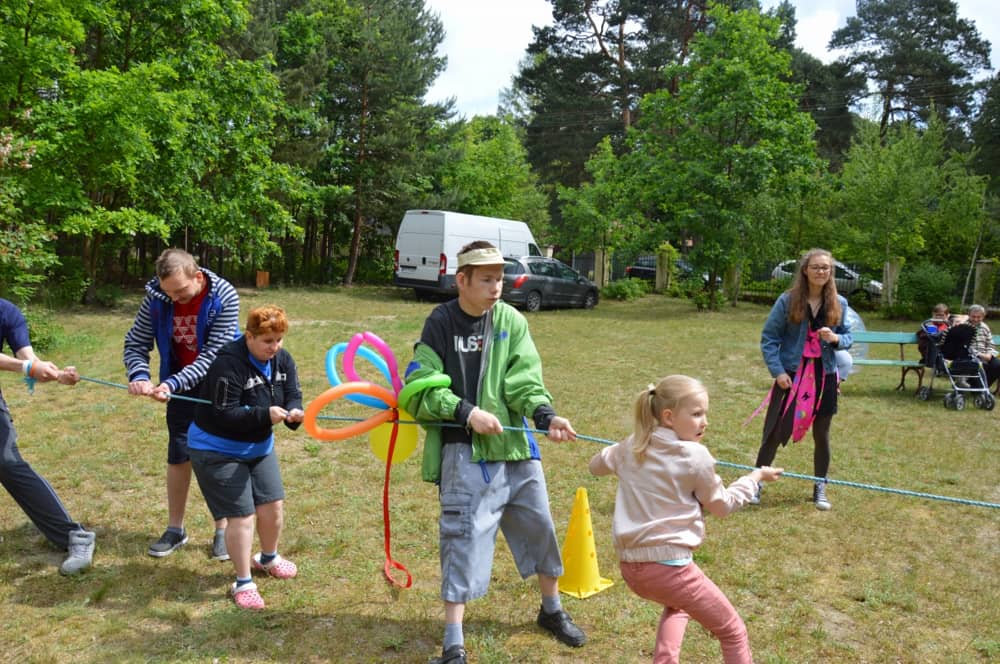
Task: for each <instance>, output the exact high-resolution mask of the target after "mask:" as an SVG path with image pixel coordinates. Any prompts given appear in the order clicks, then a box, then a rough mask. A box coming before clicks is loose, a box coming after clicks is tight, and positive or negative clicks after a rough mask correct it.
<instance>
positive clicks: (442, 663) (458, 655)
mask: <svg viewBox="0 0 1000 664" xmlns="http://www.w3.org/2000/svg"><path fill="white" fill-rule="evenodd" d="M428 664H465V647H464V646H452V647H450V648H448V649H447V650H444V651H442V653H441V656H440V657H435V658H434V659H432V660H430V662H429V663H428Z"/></svg>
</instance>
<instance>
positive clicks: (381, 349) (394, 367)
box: [342, 332, 403, 395]
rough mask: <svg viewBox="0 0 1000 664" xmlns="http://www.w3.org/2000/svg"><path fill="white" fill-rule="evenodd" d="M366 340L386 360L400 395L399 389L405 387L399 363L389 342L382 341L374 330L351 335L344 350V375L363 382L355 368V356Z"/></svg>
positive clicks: (393, 386)
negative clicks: (400, 374) (400, 375)
mask: <svg viewBox="0 0 1000 664" xmlns="http://www.w3.org/2000/svg"><path fill="white" fill-rule="evenodd" d="M366 342H367V343H368V344H370V345H371V346H372V347H373V348H374V349H375V350H376V351H378V354H379V355H381V356H382V359H383V360H385V364H386V366H387V367H388V368H389V376H390V377H391V379H392V388H393V390H394V391H395V393H396V394H397V395H398V394H399V391H400V390H402V389H403V380H402V379H401V378H400V377H399V365H398V364H396V356H395V355H393V353H392V349H391V348H389V346H388V344H386V343H385V342H384V341H382V339H380V338H379V337H378V335H377V334H375V333H374V332H365V333H363V334H362V333H361V332H358V333H357V334H355V335H354V336H353V337H351V340H350V341H349V342H348V343H347V348H346V349H345V350H344V357H343V359H342V362H343V364H344V375H345V376H347V378H348V379H350V380H352V381H358V382H361V377H360V376H358V372H357V371H355V370H354V356H355V354H356V353H357V352H358V347H359V346H360V345H361V344H362V343H366Z"/></svg>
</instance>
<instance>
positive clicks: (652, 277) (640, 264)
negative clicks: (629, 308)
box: [625, 256, 722, 285]
mask: <svg viewBox="0 0 1000 664" xmlns="http://www.w3.org/2000/svg"><path fill="white" fill-rule="evenodd" d="M674 271H675V274H677V276H678V277H679V278H681V279H688V278H689V277H692V276H694V268H693V267H692V266H691V264H690V263H688V262H687V261H686V260H685V259H683V258H676V259H674ZM625 276H626V277H630V278H632V279H645V280H646V281H656V256H639V257H638V258H636V259H635V262H634V263H632V264H631V265H629V266H628V267H626V268H625ZM701 280H702V281H703V282H705V283H706V284H707V283H708V273H707V272H705V273H703V274H702V275H701ZM715 283H716V284H719V285H722V278H721V277H716V278H715Z"/></svg>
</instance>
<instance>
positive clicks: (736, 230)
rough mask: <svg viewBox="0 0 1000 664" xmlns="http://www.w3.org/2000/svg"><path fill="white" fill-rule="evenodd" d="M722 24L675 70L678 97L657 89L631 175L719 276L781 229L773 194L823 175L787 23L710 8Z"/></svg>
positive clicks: (648, 103)
mask: <svg viewBox="0 0 1000 664" xmlns="http://www.w3.org/2000/svg"><path fill="white" fill-rule="evenodd" d="M710 18H711V19H712V20H713V23H714V25H715V27H714V29H713V30H712V31H711V32H708V33H703V34H701V35H699V36H698V37H696V38H695V40H694V42H693V44H692V51H691V57H690V59H689V61H688V62H687V63H686V64H685V65H681V66H675V67H671V68H668V75H669V76H670V77H672V78H676V80H677V81H678V88H677V92H676V93H671V92H669V91H660V92H656V93H653V94H651V95H648V96H647V97H646V98H645V99H644V100H643V103H642V105H641V107H640V119H639V123H638V125H637V128H636V130H635V131H634V132H633V133H632V135H631V136H630V141H629V145H630V147H631V148H632V150H631V152H630V154H628V155H627V156H626V157H625V159H627V160H628V164H629V165H628V173H629V177H631V178H634V179H635V180H636V183H637V184H636V186H637V188H638V190H639V191H640V192H641V201H642V202H643V204H644V205H645V206H647V207H648V209H650V210H654V211H655V212H654V214H655V217H654V219H655V220H656V221H657V222H658V223H660V224H663V225H664V229H665V230H666V231H667V233H668V234H669V235H670V236H672V237H673V238H675V239H677V240H692V241H693V250H692V252H691V254H690V260H691V262H692V264H693V265H694V266H695V268H697V270H698V271H699V272H700V271H705V272H707V273H708V274H709V280H708V288H709V289H710V293H711V298H712V301H713V306H714V295H715V293H714V291H715V278H716V277H717V276H719V275H723V274H725V273H726V272H727V271H728V270H731V269H735V268H736V267H738V266H739V265H740V264H741V263H742V262H743V261H744V260H745V259H746V258H747V257H748V249H749V247H748V245H749V244H750V243H747V242H746V238H751V237H752V238H760V237H769V236H773V235H775V234H776V233H777V232H778V231H779V230H780V229H782V226H781V225H780V224H779V222H778V220H777V219H775V218H773V217H772V216H771V215H769V214H766V212H767V211H768V210H769V209H773V206H768V205H765V204H764V202H765V197H771V198H776V199H781V198H785V197H788V196H790V195H792V194H790V193H788V192H790V191H794V187H793V184H794V183H795V182H797V181H799V180H801V178H802V177H804V174H809V173H812V172H814V171H815V170H816V169H817V168H818V166H819V162H818V161H817V159H816V150H815V143H814V142H813V139H812V134H813V132H814V131H815V123H814V122H813V121H812V119H811V118H810V117H809V115H808V114H806V113H802V112H800V111H799V110H798V109H797V99H798V97H799V92H800V90H799V89H798V88H797V87H796V86H794V85H792V84H790V83H789V82H788V78H789V74H790V71H789V55H788V54H787V53H786V52H784V51H780V50H777V49H775V48H774V47H773V46H772V45H771V44H772V42H773V41H774V40H775V39H776V37H777V35H778V29H779V21H778V20H777V19H775V18H770V17H767V16H762V15H761V14H760V13H759V12H756V11H750V10H746V11H739V12H732V11H730V10H728V9H726V8H724V7H716V8H714V9H712V10H711V11H710Z"/></svg>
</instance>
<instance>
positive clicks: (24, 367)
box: [21, 360, 31, 377]
mask: <svg viewBox="0 0 1000 664" xmlns="http://www.w3.org/2000/svg"><path fill="white" fill-rule="evenodd" d="M21 371H23V372H24V375H25V376H26V377H27V376H30V375H31V360H25V361H24V362H22V363H21Z"/></svg>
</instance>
